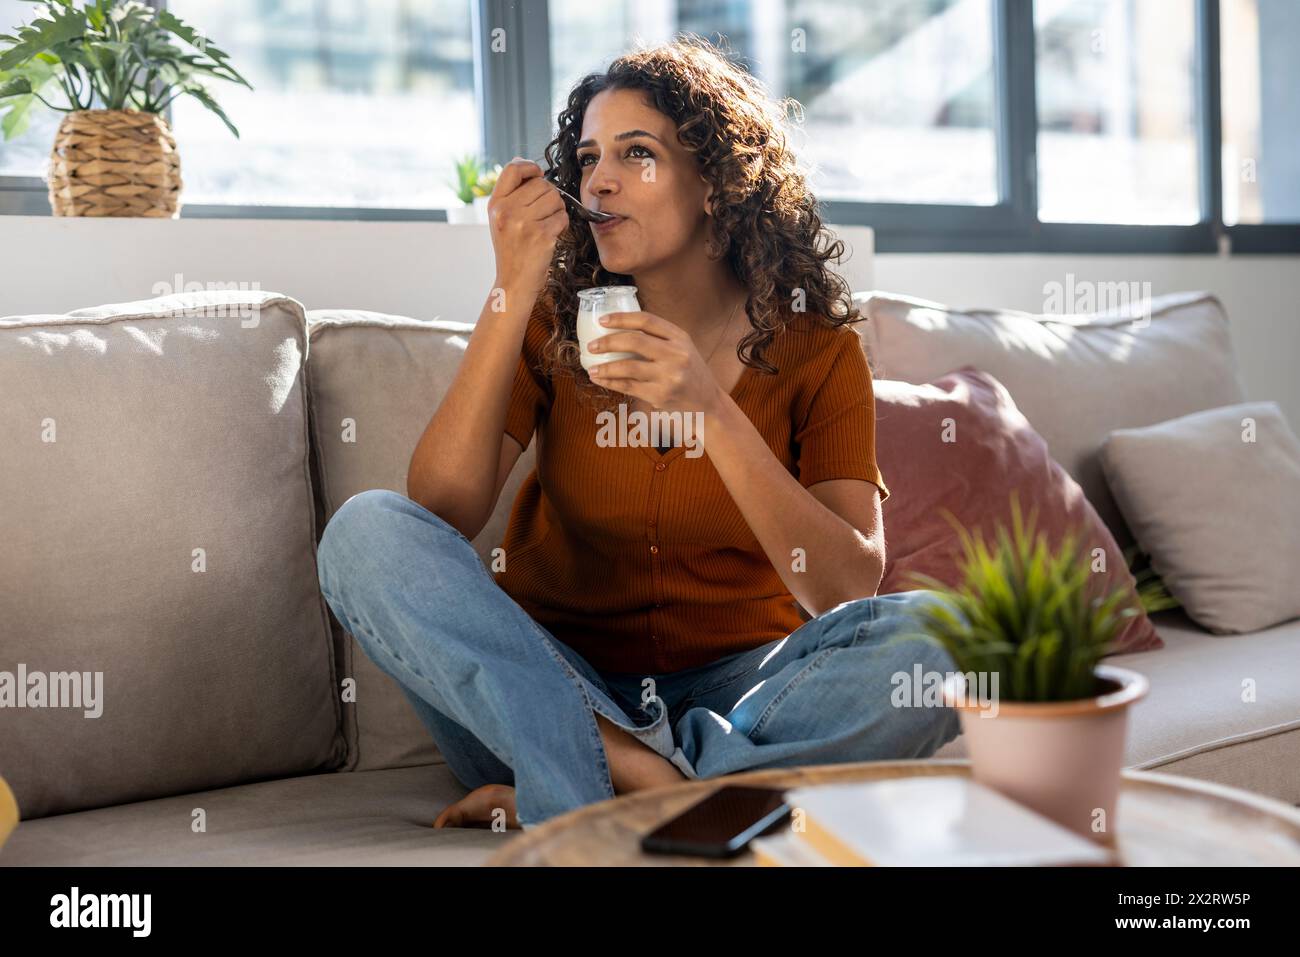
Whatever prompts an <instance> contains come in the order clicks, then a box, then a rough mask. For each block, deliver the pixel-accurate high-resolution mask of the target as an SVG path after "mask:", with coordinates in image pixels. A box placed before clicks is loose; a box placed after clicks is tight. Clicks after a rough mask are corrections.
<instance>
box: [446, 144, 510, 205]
mask: <svg viewBox="0 0 1300 957" xmlns="http://www.w3.org/2000/svg"><path fill="white" fill-rule="evenodd" d="M455 169H456V179H455V181H454V182H453V183H452V184H451V187H452V189H453V190H455V192H456V198H457V199H459V200H460V201H461V202H462V203H465V204H466V205H469V204H470V203H472V202H474V200H475V199H476V198H477V197H479V196H490V195H492V189H493V187H495V186H496V184H497V177H498V176H500V175H501V164H500V163H498V164H497V165H496V166H494V167H492V168H491V169H488V168H487V166H486V164H484V163H483V162H482V161H480V160H479V158H478V157H477V156H475V155H474V154H473V153H470V154H468V155H466V156H463V157H461V158H460V159H458V160H457V161H456V164H455Z"/></svg>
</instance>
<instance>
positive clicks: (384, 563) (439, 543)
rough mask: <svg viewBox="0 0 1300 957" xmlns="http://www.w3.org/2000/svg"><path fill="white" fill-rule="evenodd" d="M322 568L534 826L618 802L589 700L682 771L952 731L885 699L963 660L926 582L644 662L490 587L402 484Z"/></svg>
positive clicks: (889, 753)
mask: <svg viewBox="0 0 1300 957" xmlns="http://www.w3.org/2000/svg"><path fill="white" fill-rule="evenodd" d="M318 567H319V575H320V586H321V590H322V592H323V593H324V595H325V599H326V601H327V602H328V603H329V606H330V608H331V609H333V611H334V614H335V615H336V616H337V617H338V619H339V621H340V622H342V624H343V626H344V627H345V628H347V630H348V631H349V632H351V634H352V635H353V637H354V638H355V639H356V640H357V641H358V642H359V643H360V644H361V646H362V648H363V649H364V650H365V652H366V654H367V655H368V656H369V657H370V658H371V660H372V661H374V663H375V664H376V665H377V666H378V667H379V668H380V669H381V670H382V671H384V672H385V673H386V674H388V675H390V676H392V677H393V678H394V679H395V680H396V681H397V683H398V684H399V685H400V686H401V687H402V690H403V692H404V693H405V694H406V697H407V698H408V699H409V700H410V702H411V704H412V705H413V706H414V708H415V710H416V712H417V713H418V714H419V716H420V719H421V720H422V721H423V722H424V724H425V725H426V726H427V727H428V729H429V732H430V733H431V734H432V735H433V738H434V742H435V743H436V744H437V746H438V748H439V750H440V751H441V752H442V755H443V757H444V759H445V760H446V762H447V765H448V767H449V768H450V770H451V771H452V773H454V774H455V776H456V777H457V778H458V779H459V780H460V782H461V783H462V784H463V785H464V786H465V787H467V788H471V789H473V788H477V787H481V786H483V785H485V784H489V783H498V784H510V785H513V786H514V788H515V810H516V815H517V817H518V819H519V823H520V825H521V826H522V827H524V828H529V827H532V826H534V825H537V824H540V823H541V822H543V821H545V820H547V819H549V818H551V817H554V816H556V815H559V814H564V813H566V812H568V811H571V810H573V809H575V808H579V807H582V806H583V805H586V804H590V803H592V802H595V801H603V800H606V799H609V798H612V797H614V786H613V783H612V782H611V780H610V771H609V765H608V762H607V757H606V753H605V748H604V743H603V741H602V739H601V734H600V728H599V726H598V725H597V722H596V716H595V712H599V713H600V714H602V715H603V716H604V717H605V718H607V719H608V720H609V721H610V722H612V723H613V724H615V725H617V726H619V727H620V728H622V729H624V730H625V731H627V732H628V733H629V734H631V735H632V736H633V737H634V738H636V739H637V740H639V741H641V742H642V743H643V744H645V745H646V746H648V747H649V748H651V749H652V750H654V751H656V752H657V753H659V754H660V755H662V756H663V757H664V758H666V759H668V760H669V761H671V762H672V763H673V764H674V765H675V766H676V767H677V768H678V769H679V770H680V771H681V772H682V774H683V775H685V776H686V777H688V778H710V777H714V776H717V775H723V774H730V773H732V772H735V771H742V770H747V769H750V768H771V767H787V766H795V765H806V764H833V763H840V762H849V761H873V760H884V759H891V758H919V757H926V756H928V755H930V754H932V753H934V751H936V750H937V749H939V748H940V747H942V746H943V745H944V744H945V743H946V742H948V741H950V740H952V739H953V738H954V737H956V736H957V734H958V733H959V732H960V724H959V722H958V719H957V714H956V712H955V711H954V710H953V709H951V708H948V707H942V706H940V707H934V706H933V703H932V702H931V706H930V707H924V706H918V705H900V704H897V703H894V702H893V701H892V698H893V697H896V696H893V695H892V692H893V691H894V689H895V686H896V685H897V684H898V683H899V682H900V681H903V680H911V678H912V676H913V675H914V673H915V669H916V667H917V666H918V665H919V667H920V669H921V670H922V671H925V672H929V671H939V672H944V673H947V672H949V671H952V670H954V665H953V662H952V659H951V658H950V657H949V655H948V654H947V652H946V651H944V650H943V649H942V648H941V647H940V646H939V645H937V644H936V643H933V642H931V641H928V640H925V639H923V638H920V637H918V636H916V634H915V632H916V622H915V621H914V620H913V619H912V617H911V615H912V613H913V612H914V611H915V609H916V607H917V603H918V602H919V601H921V600H925V599H926V598H927V597H928V596H932V595H935V593H934V592H930V591H928V590H918V591H910V592H899V593H896V594H891V595H878V596H875V597H872V598H861V599H857V600H855V601H847V602H844V603H843V604H840V605H838V606H836V607H835V608H832V609H830V610H829V611H827V612H825V613H824V614H822V615H820V616H819V617H817V618H814V619H812V620H810V621H806V622H804V623H803V624H802V625H801V626H800V627H799V628H797V629H796V630H795V631H793V632H792V633H791V634H790V635H789V636H788V637H786V638H784V639H780V640H776V641H772V642H770V643H768V644H765V645H761V646H759V647H757V648H753V649H750V650H748V651H743V652H738V653H736V654H734V655H729V656H727V657H724V658H720V659H719V660H717V661H714V662H711V663H709V664H706V665H702V666H699V667H696V668H689V669H686V670H682V671H674V672H670V673H667V674H653V675H641V674H623V673H615V672H605V671H598V670H597V669H596V668H594V667H592V666H591V665H590V664H589V663H588V662H587V661H586V660H584V659H583V658H582V657H581V656H580V655H579V654H578V653H577V652H575V651H574V650H573V649H571V648H569V647H568V646H567V645H565V644H564V643H563V642H561V641H560V640H558V639H557V638H555V636H553V635H552V634H551V633H550V632H549V631H547V630H546V629H545V628H543V627H542V626H541V625H539V624H538V623H537V622H536V621H535V620H534V619H533V618H532V617H531V616H530V615H529V614H528V613H527V612H525V611H524V610H523V608H521V607H520V606H519V605H518V603H516V602H515V601H514V599H512V598H511V597H510V596H509V595H507V594H506V593H505V592H504V591H503V590H502V589H501V588H500V586H499V585H497V583H496V581H495V580H494V579H493V578H492V576H491V574H490V573H489V572H488V570H487V568H486V567H485V566H484V564H483V562H482V561H481V560H480V558H479V556H478V553H477V552H476V551H475V550H474V546H473V545H472V544H471V543H470V541H469V539H467V538H466V537H465V536H464V535H463V534H461V532H460V531H458V530H457V529H456V528H454V527H453V526H452V525H450V524H448V523H447V522H445V521H444V520H443V519H441V518H440V517H438V516H437V515H435V514H434V513H433V512H430V511H429V510H428V509H426V508H424V507H423V506H421V505H419V504H417V503H416V502H414V501H412V500H411V499H409V498H407V497H406V496H404V495H400V494H398V493H396V492H392V491H387V490H384V489H371V490H369V491H365V492H361V493H360V494H357V495H354V496H352V497H351V498H349V499H348V500H347V501H346V502H344V503H343V505H342V507H341V508H340V509H339V510H338V512H336V513H335V515H334V516H333V518H331V519H330V521H329V523H328V524H327V525H326V528H325V532H324V536H323V537H322V539H321V543H320V550H319V555H318ZM900 675H905V676H906V679H902V678H899V676H900ZM919 698H920V695H919V692H918V695H917V699H918V700H919Z"/></svg>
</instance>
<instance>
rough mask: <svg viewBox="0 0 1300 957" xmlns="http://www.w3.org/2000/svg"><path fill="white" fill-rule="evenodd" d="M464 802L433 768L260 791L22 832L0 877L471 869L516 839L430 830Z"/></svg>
mask: <svg viewBox="0 0 1300 957" xmlns="http://www.w3.org/2000/svg"><path fill="white" fill-rule="evenodd" d="M465 793H466V792H465V788H464V787H462V786H461V784H460V783H459V782H458V781H457V780H456V778H455V776H454V775H453V774H452V773H451V771H450V770H448V769H447V767H446V765H443V764H432V765H423V766H421V767H414V768H399V769H394V770H388V771H367V772H364V773H361V774H308V775H302V776H300V777H294V778H284V779H281V780H277V781H261V782H258V783H256V784H244V785H241V786H239V787H233V788H223V789H221V790H214V791H202V792H199V793H197V794H186V795H184V796H181V797H170V798H161V799H159V800H154V801H140V802H137V803H135V804H124V805H121V806H120V807H110V808H100V809H98V810H94V811H82V812H81V813H79V814H62V815H59V816H57V817H52V818H46V819H45V820H40V821H23V822H22V823H20V824H19V825H18V828H17V829H16V830H15V831H14V832H13V834H12V835H11V836H10V838H9V842H8V843H7V844H5V846H4V847H2V848H0V866H10V867H19V866H41V867H85V866H91V867H121V866H131V867H141V866H147V867H179V866H188V865H195V866H206V867H226V866H238V867H248V866H254V867H262V866H267V865H274V866H290V867H322V866H326V867H328V866H338V867H391V866H410V867H416V866H423V867H427V866H438V867H448V866H467V867H475V866H478V865H480V864H482V863H484V862H485V861H486V860H487V859H488V858H489V857H491V856H492V854H494V853H495V852H496V851H497V850H498V849H500V848H502V847H505V846H506V844H507V843H508V842H510V841H512V840H514V839H515V838H517V837H520V836H522V832H520V831H518V830H507V831H493V830H491V829H490V828H473V827H463V828H435V827H433V826H432V825H433V822H434V820H435V819H436V818H437V817H438V815H439V814H440V813H441V812H442V809H443V808H445V807H446V806H447V805H448V804H451V803H452V802H454V801H458V800H459V799H460V798H462V797H464V796H465ZM196 807H201V808H203V810H204V811H205V823H206V827H207V829H206V830H205V831H200V832H195V831H194V830H193V828H192V827H191V822H192V821H193V814H194V809H195V808H196Z"/></svg>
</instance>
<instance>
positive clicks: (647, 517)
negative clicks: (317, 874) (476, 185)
mask: <svg viewBox="0 0 1300 957" xmlns="http://www.w3.org/2000/svg"><path fill="white" fill-rule="evenodd" d="M783 119H784V117H783V113H782V111H781V110H779V109H778V107H777V105H776V104H773V103H772V102H771V101H770V100H769V99H768V98H767V97H766V96H765V94H764V93H763V91H762V88H761V87H760V86H759V85H758V84H757V82H756V81H754V80H753V79H752V78H751V77H750V76H749V75H748V74H747V73H746V72H744V71H743V70H741V69H738V68H736V67H734V66H733V65H732V64H730V63H729V62H728V61H727V60H726V59H725V58H724V57H723V56H721V55H719V53H718V52H717V51H715V50H714V49H713V48H712V47H710V46H709V45H708V44H707V43H706V42H704V41H700V40H698V39H696V38H687V39H679V40H678V41H675V42H674V43H672V44H668V45H666V46H663V47H659V48H656V49H653V50H648V51H639V52H635V53H631V54H628V55H626V56H623V57H621V58H620V59H618V60H616V61H614V63H613V64H611V66H610V67H609V69H608V71H606V72H605V73H603V74H592V75H590V76H587V77H585V78H584V79H583V80H581V81H580V82H579V83H578V84H577V86H576V87H575V88H574V90H573V91H572V93H571V95H570V97H569V101H568V104H567V107H566V109H565V110H564V111H563V112H562V113H561V115H560V117H559V132H558V135H557V136H556V138H555V139H554V140H553V141H552V142H551V143H550V145H549V146H548V147H547V149H546V158H547V161H548V163H549V164H550V165H551V166H552V167H554V168H555V170H556V180H557V182H558V183H559V184H560V185H561V186H563V187H564V188H565V189H566V190H567V191H568V192H570V193H572V194H574V195H575V196H578V197H579V198H580V199H581V200H582V201H583V202H584V203H585V204H586V205H588V206H589V207H591V208H593V209H599V210H604V211H608V212H611V213H614V214H616V215H617V216H618V217H619V218H618V219H617V221H615V222H614V223H612V224H609V225H607V226H596V227H593V226H591V225H589V224H587V223H584V222H582V221H580V220H578V219H577V218H576V217H572V216H571V214H570V212H569V211H568V209H567V208H566V205H565V201H564V200H563V198H562V197H561V196H560V195H559V193H558V192H557V191H556V190H555V189H554V187H553V186H552V185H551V183H549V182H548V181H547V180H546V179H544V178H543V177H542V175H541V173H542V171H541V169H540V167H538V166H537V165H536V164H535V163H532V162H529V161H527V160H522V159H518V158H516V160H514V161H513V162H511V163H510V164H509V165H508V166H507V167H506V168H505V169H504V170H503V171H502V173H501V176H500V178H499V180H498V182H497V185H496V188H495V190H494V191H493V194H492V199H491V202H490V206H489V219H490V223H491V234H492V242H493V248H494V251H495V256H496V265H497V273H496V276H497V278H496V281H495V283H494V284H493V290H492V293H491V294H490V295H489V298H488V302H487V304H486V305H485V306H484V309H483V313H482V315H481V316H480V318H479V321H478V324H477V326H476V327H475V330H474V333H473V335H472V336H471V338H470V341H469V344H468V346H467V348H466V351H465V355H464V358H463V359H462V361H461V363H460V365H459V368H458V371H457V373H456V376H455V378H454V380H453V382H452V383H451V385H450V387H449V389H448V391H447V393H446V396H445V397H444V399H443V400H442V403H441V405H440V406H439V407H438V410H437V411H436V413H435V414H434V415H433V417H432V419H431V421H430V422H429V425H428V427H427V428H426V430H425V432H424V434H423V436H422V437H421V439H420V442H419V444H418V446H417V448H416V450H415V452H414V454H413V456H412V459H411V464H410V472H409V475H408V488H407V491H408V495H409V497H404V496H401V495H398V494H396V493H394V492H390V491H385V490H370V491H367V492H363V493H361V494H359V495H356V496H353V497H352V498H351V499H349V500H348V501H347V502H345V503H344V505H343V506H342V507H341V508H340V509H339V511H338V512H337V513H336V514H335V515H334V517H333V518H332V519H331V521H330V522H329V524H328V526H327V527H326V529H325V534H324V537H323V540H322V542H321V546H320V557H319V561H320V581H321V587H322V589H323V591H324V593H325V595H326V598H327V600H328V601H329V604H330V606H331V607H332V608H333V610H334V612H335V614H336V615H337V616H338V617H339V619H340V621H342V622H343V624H344V625H345V626H346V627H347V628H348V629H349V631H351V633H352V634H353V635H354V636H355V637H356V639H357V640H358V641H359V642H361V644H362V646H363V648H364V649H365V651H366V652H367V654H369V655H370V656H371V658H372V659H373V660H374V661H375V662H376V664H377V665H378V666H379V667H380V668H382V669H383V670H384V671H385V672H386V673H388V674H390V675H392V676H393V677H394V678H395V679H396V680H397V681H398V682H399V683H400V684H401V685H402V687H403V690H404V692H405V693H406V695H407V697H408V698H409V700H410V701H411V703H412V705H413V706H414V707H415V708H416V710H417V712H418V713H419V715H420V717H421V719H422V720H423V721H424V723H425V724H426V725H427V726H428V728H429V730H430V732H431V733H432V734H433V736H434V739H435V741H436V742H437V744H438V746H439V748H440V750H441V752H442V754H443V755H444V757H445V758H446V761H447V763H448V765H449V766H450V768H451V770H452V771H453V772H454V773H455V774H456V776H457V778H458V779H459V780H460V781H461V782H462V784H464V785H465V786H466V787H467V788H470V789H471V792H470V793H469V794H468V795H467V796H466V797H465V798H463V799H462V800H460V801H458V802H456V803H455V804H453V805H451V806H450V807H448V808H447V809H446V810H444V811H443V813H442V814H441V815H440V816H439V818H438V819H437V821H436V822H435V826H438V827H441V826H445V825H451V826H459V825H482V824H490V823H494V822H497V821H504V822H505V823H506V824H507V826H510V827H520V826H522V827H525V828H526V827H530V826H532V825H535V824H538V823H540V822H542V821H544V820H546V819H548V818H550V817H553V816H555V815H556V814H560V813H564V812H566V811H569V810H572V809H574V808H576V807H580V806H582V805H584V804H588V803H591V802H593V801H599V800H604V799H607V798H610V797H613V796H614V795H615V794H623V793H627V792H630V791H635V790H639V789H641V788H646V787H657V786H661V785H664V784H668V783H672V782H676V781H682V780H686V779H688V778H697V777H712V776H716V775H719V774H726V773H730V772H734V771H739V770H743V769H746V768H753V767H774V766H783V765H797V764H818V763H832V762H843V761H862V760H873V759H886V758H904V757H920V756H926V755H929V754H931V753H932V752H933V751H935V750H936V749H938V748H939V747H940V746H942V745H943V744H944V743H945V742H946V741H948V740H950V739H951V738H953V737H954V736H955V735H956V734H957V732H958V723H957V720H956V716H955V713H954V712H953V711H952V710H951V709H947V708H942V707H933V706H931V707H928V708H925V707H902V706H896V705H895V704H893V703H892V700H896V699H897V696H896V695H891V692H893V691H894V690H895V689H896V688H897V686H898V684H899V682H900V681H907V680H911V677H912V676H913V674H914V673H915V669H916V668H917V667H918V666H919V667H920V668H921V669H923V670H928V671H935V670H937V671H946V670H948V669H949V668H950V666H951V659H950V658H949V657H948V656H947V655H946V653H945V652H943V651H942V649H940V648H939V647H938V646H937V645H934V644H932V643H930V642H926V641H924V640H920V639H918V638H917V637H916V636H915V635H910V636H909V634H908V632H909V630H910V626H911V624H912V619H911V618H910V615H911V614H913V613H914V612H915V610H916V603H917V601H918V600H922V599H926V598H927V596H932V595H934V593H933V592H929V591H920V590H918V591H914V592H904V593H899V594H893V595H886V596H876V594H875V593H876V589H877V588H878V587H879V583H880V580H881V577H882V570H883V567H884V564H883V563H884V535H883V529H882V525H881V517H880V515H881V513H880V505H881V502H882V501H883V500H884V498H885V497H887V496H888V495H889V494H890V493H889V490H888V488H887V487H886V485H885V483H884V480H883V478H882V477H881V474H880V472H879V470H878V469H877V467H876V462H875V450H874V419H873V416H874V411H873V402H872V392H871V377H870V373H869V371H868V368H867V364H866V360H865V357H864V355H863V352H862V349H861V345H860V340H859V338H858V336H857V334H856V333H855V331H854V330H853V328H852V326H851V325H850V323H852V322H853V321H855V320H856V319H857V318H858V313H857V310H856V309H855V308H854V307H853V305H852V301H851V299H850V295H849V290H848V289H847V287H846V285H845V283H844V282H843V280H842V279H840V278H838V277H837V276H835V275H834V274H833V273H832V272H831V271H830V270H829V269H828V268H827V265H826V264H827V262H828V261H830V260H831V259H833V258H839V257H840V256H841V255H842V253H843V247H842V244H840V243H838V242H836V243H832V244H827V243H826V242H825V241H824V237H823V235H822V226H821V221H820V219H819V217H818V214H817V209H816V201H815V199H814V197H813V196H812V195H811V193H810V192H809V190H808V188H807V185H806V183H805V180H804V178H803V177H802V176H801V175H800V173H799V171H798V170H797V169H796V166H795V162H794V158H793V157H792V155H791V153H790V152H789V150H788V148H787V146H786V141H785V137H784V135H783V133H782V125H783ZM618 284H627V285H635V286H636V288H637V295H638V300H639V304H640V305H641V307H642V311H639V312H627V313H620V314H616V315H614V316H612V317H610V318H611V320H612V321H611V322H610V323H609V325H608V330H609V331H608V333H607V334H605V335H603V336H602V337H600V338H599V339H597V340H595V341H594V342H593V343H592V344H591V349H592V352H593V353H595V354H596V355H599V354H600V353H601V352H602V351H607V352H627V353H633V354H634V355H635V358H630V359H629V358H623V359H614V360H611V361H609V362H608V363H607V364H604V365H601V366H599V367H596V368H593V371H592V373H591V374H590V375H588V374H587V373H586V372H585V371H584V370H583V368H582V366H581V364H580V363H579V361H578V355H579V349H578V345H577V343H576V340H575V321H576V312H577V293H578V291H580V290H582V289H585V288H589V287H591V286H600V285H618ZM620 405H622V406H623V408H622V410H621V413H622V418H621V419H618V420H617V421H620V422H622V423H623V424H624V426H625V425H626V423H627V422H629V421H631V420H632V419H634V418H637V417H635V416H633V415H632V413H642V414H647V413H652V412H653V413H654V414H655V416H668V417H672V416H673V415H676V417H677V418H676V419H675V420H674V421H691V422H695V423H697V424H698V425H699V426H700V429H699V434H698V435H697V436H696V438H697V439H698V440H699V444H700V445H702V448H703V450H704V452H705V453H706V454H702V455H701V454H698V453H697V454H691V452H693V451H695V450H694V449H688V448H687V444H688V442H687V441H686V438H685V436H680V437H682V439H683V441H682V442H681V443H680V444H678V445H677V447H672V443H671V442H669V443H664V444H660V445H658V447H657V448H655V447H654V446H652V445H651V444H650V443H649V442H647V441H645V439H644V434H643V433H642V432H640V431H639V430H637V429H635V428H633V429H625V428H623V426H621V427H620V429H621V430H615V437H616V439H617V441H614V442H612V443H611V442H610V441H609V437H610V434H611V431H610V430H609V428H608V426H609V424H610V423H611V422H613V421H615V419H612V418H607V417H603V416H602V415H601V413H602V412H611V411H615V410H618V408H619V406H620ZM642 421H644V419H642ZM534 432H536V435H537V438H538V452H537V469H536V471H534V472H533V473H531V474H530V475H529V476H528V479H527V480H526V482H525V483H524V485H523V487H522V488H521V489H520V491H519V494H518V496H517V498H516V500H515V503H514V508H513V510H512V512H511V518H510V525H509V529H508V531H507V534H506V539H505V542H504V551H503V555H502V556H500V557H499V558H498V560H497V561H495V562H494V564H493V570H494V574H493V575H489V574H488V573H487V571H486V570H485V568H484V566H483V563H482V562H481V561H480V560H479V558H478V555H477V554H476V553H475V551H474V550H473V547H472V546H471V544H470V539H471V538H473V537H474V536H475V535H477V534H478V533H479V531H480V530H481V529H482V528H483V526H484V524H485V523H486V521H487V519H488V517H489V516H490V515H491V513H492V511H493V509H494V508H495V505H496V502H497V498H498V496H499V495H500V492H501V489H502V487H503V486H504V484H505V481H506V478H507V476H508V475H509V474H510V472H511V470H512V468H513V467H514V465H515V463H516V461H517V460H518V457H519V455H520V454H521V453H522V451H523V450H524V448H526V447H527V445H528V443H529V441H530V440H531V439H532V437H533V435H534ZM624 432H626V435H624ZM502 560H503V561H502ZM799 606H802V607H803V608H804V609H806V610H807V612H808V614H809V615H810V616H812V617H811V620H807V621H805V620H804V616H803V615H801V614H800V610H799ZM900 676H902V677H901V678H900Z"/></svg>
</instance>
